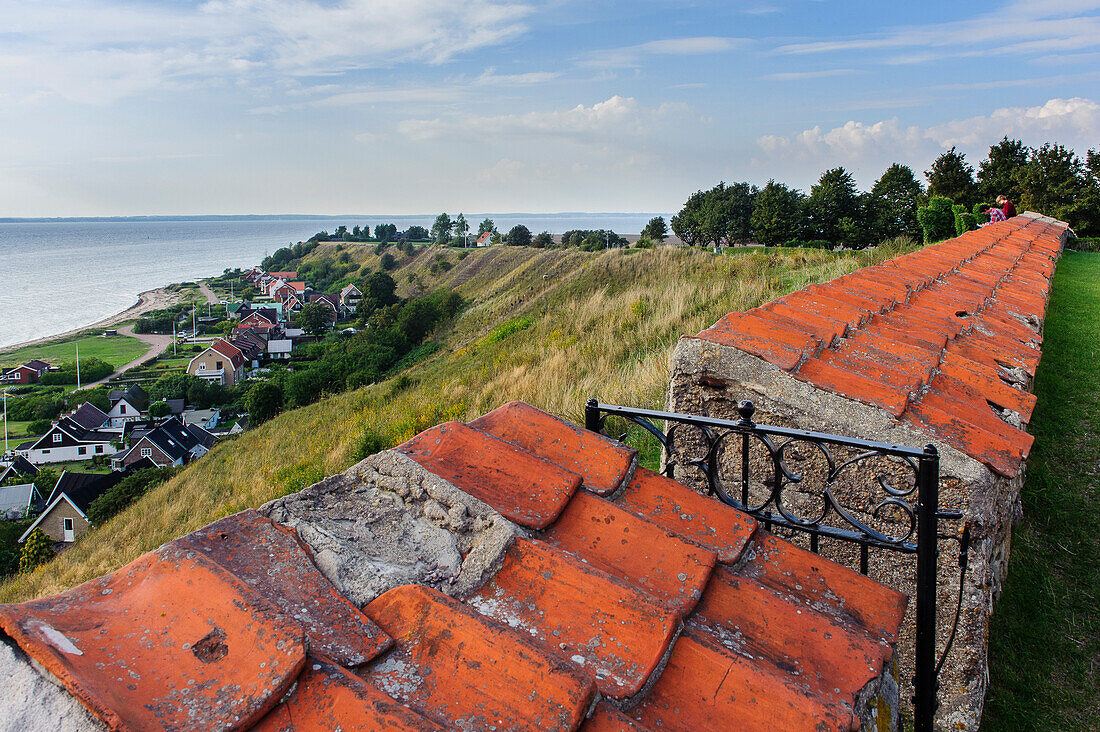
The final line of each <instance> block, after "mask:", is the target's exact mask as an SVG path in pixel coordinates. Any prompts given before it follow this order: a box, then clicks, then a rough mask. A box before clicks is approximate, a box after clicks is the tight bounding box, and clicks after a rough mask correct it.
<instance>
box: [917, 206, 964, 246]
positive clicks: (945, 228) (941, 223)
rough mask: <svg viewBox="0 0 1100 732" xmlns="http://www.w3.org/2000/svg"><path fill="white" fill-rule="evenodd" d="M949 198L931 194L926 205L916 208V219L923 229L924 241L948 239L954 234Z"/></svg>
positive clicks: (952, 213)
mask: <svg viewBox="0 0 1100 732" xmlns="http://www.w3.org/2000/svg"><path fill="white" fill-rule="evenodd" d="M951 206H952V204H951V199H950V198H945V197H944V196H932V198H931V199H929V201H928V205H927V206H923V207H921V208H918V209H917V221H919V222H920V226H921V229H922V230H923V231H924V241H925V243H929V244H930V243H932V242H937V241H943V240H944V239H950V238H951V237H953V236H956V234H955V213H954V211H952V210H951Z"/></svg>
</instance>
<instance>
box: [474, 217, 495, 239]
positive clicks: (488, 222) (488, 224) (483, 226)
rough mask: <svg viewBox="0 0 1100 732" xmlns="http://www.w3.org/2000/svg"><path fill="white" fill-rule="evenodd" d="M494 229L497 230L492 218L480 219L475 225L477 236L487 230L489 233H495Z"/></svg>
mask: <svg viewBox="0 0 1100 732" xmlns="http://www.w3.org/2000/svg"><path fill="white" fill-rule="evenodd" d="M496 230H497V225H496V224H494V223H493V220H492V219H485V220H484V221H482V222H481V223H480V224H478V225H477V235H478V236H479V237H480V236H481V235H482V234H484V233H485V232H489V233H490V234H495V233H496Z"/></svg>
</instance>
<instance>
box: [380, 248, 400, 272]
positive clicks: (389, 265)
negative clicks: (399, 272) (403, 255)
mask: <svg viewBox="0 0 1100 732" xmlns="http://www.w3.org/2000/svg"><path fill="white" fill-rule="evenodd" d="M380 264H381V265H382V269H384V270H387V271H388V270H391V269H393V268H394V267H396V266H397V260H396V259H394V256H393V255H392V254H390V253H389V252H386V253H385V254H383V255H382V261H381V262H380Z"/></svg>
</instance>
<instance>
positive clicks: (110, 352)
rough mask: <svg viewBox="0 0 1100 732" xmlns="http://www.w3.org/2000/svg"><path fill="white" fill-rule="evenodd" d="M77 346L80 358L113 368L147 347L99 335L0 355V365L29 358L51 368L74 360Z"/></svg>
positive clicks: (128, 339) (125, 338)
mask: <svg viewBox="0 0 1100 732" xmlns="http://www.w3.org/2000/svg"><path fill="white" fill-rule="evenodd" d="M100 333H102V331H100ZM77 343H79V344H80V358H82V359H84V358H93V357H94V358H99V359H102V360H104V361H106V362H107V363H109V364H112V365H114V366H115V367H119V366H122V365H124V364H127V363H130V362H131V361H133V360H134V359H135V358H137V357H138V356H140V355H141V354H143V353H145V351H146V350H147V349H148V348H149V347H148V346H147V345H145V344H144V343H142V342H141V341H139V340H138V339H137V338H132V337H130V336H126V335H117V336H110V337H108V338H104V337H103V336H102V335H83V336H75V337H72V338H63V339H60V340H57V341H51V342H49V343H42V344H40V345H37V346H27V347H25V348H19V349H16V350H14V351H8V352H7V353H0V366H4V367H8V366H18V365H19V364H21V363H26V362H27V361H30V360H31V359H33V358H39V359H42V360H43V361H48V362H49V363H51V364H55V365H58V364H61V363H62V362H66V361H75V360H76V344H77Z"/></svg>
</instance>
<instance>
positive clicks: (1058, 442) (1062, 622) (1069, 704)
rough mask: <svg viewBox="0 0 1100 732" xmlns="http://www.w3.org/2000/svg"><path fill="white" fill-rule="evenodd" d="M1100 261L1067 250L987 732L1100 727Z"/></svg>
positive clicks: (999, 618) (996, 642) (1050, 319)
mask: <svg viewBox="0 0 1100 732" xmlns="http://www.w3.org/2000/svg"><path fill="white" fill-rule="evenodd" d="M1098 363H1100V254H1096V253H1077V252H1067V253H1066V254H1065V255H1064V256H1063V257H1062V260H1061V262H1060V263H1059V265H1058V272H1057V274H1056V275H1055V278H1054V288H1053V293H1052V297H1051V301H1050V306H1049V308H1048V310H1047V320H1046V327H1045V340H1044V343H1043V360H1042V363H1041V364H1040V366H1039V371H1038V373H1037V374H1036V380H1035V393H1036V395H1037V396H1038V397H1039V402H1038V405H1037V406H1036V409H1035V414H1034V416H1033V418H1032V420H1031V424H1030V425H1029V427H1028V431H1029V432H1031V433H1032V434H1033V435H1035V445H1034V447H1033V448H1032V450H1031V456H1030V457H1029V458H1028V462H1027V478H1026V481H1025V483H1024V489H1023V506H1024V517H1023V520H1022V521H1021V522H1020V523H1019V525H1017V527H1016V529H1015V530H1014V531H1013V535H1012V556H1011V559H1010V561H1009V572H1008V580H1007V582H1006V584H1005V590H1004V594H1003V595H1002V597H1001V600H1000V602H999V604H998V605H997V607H996V612H995V613H994V615H993V620H992V627H991V629H990V636H991V637H990V669H991V682H990V691H989V694H988V696H987V698H986V711H985V720H984V722H983V725H982V727H983V729H984V730H991V731H998V732H999V731H1000V730H1013V731H1015V730H1050V729H1059V730H1085V729H1093V730H1095V729H1100V690H1098V681H1097V675H1098V674H1100V610H1098V607H1100V513H1098V511H1097V507H1096V503H1097V500H1098V499H1100V368H1098V366H1097V364H1098Z"/></svg>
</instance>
